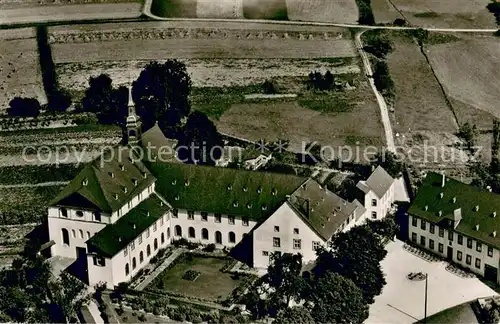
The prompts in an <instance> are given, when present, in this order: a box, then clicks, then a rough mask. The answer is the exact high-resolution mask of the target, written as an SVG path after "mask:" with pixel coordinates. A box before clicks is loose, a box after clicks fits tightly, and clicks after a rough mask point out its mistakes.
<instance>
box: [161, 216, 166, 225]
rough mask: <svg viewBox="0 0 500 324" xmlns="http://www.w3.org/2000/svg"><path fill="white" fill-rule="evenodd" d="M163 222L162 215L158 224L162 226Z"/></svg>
mask: <svg viewBox="0 0 500 324" xmlns="http://www.w3.org/2000/svg"><path fill="white" fill-rule="evenodd" d="M164 222H165V220H164V219H163V216H162V217H161V218H160V226H163V223H164Z"/></svg>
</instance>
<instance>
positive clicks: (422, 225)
mask: <svg viewBox="0 0 500 324" xmlns="http://www.w3.org/2000/svg"><path fill="white" fill-rule="evenodd" d="M426 224H427V223H426V222H425V221H424V220H423V219H422V220H421V221H420V228H421V229H423V230H424V231H425V225H426Z"/></svg>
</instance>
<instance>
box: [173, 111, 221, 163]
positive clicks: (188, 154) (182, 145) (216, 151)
mask: <svg viewBox="0 0 500 324" xmlns="http://www.w3.org/2000/svg"><path fill="white" fill-rule="evenodd" d="M223 147H224V142H223V141H222V138H221V136H220V135H219V133H218V132H217V129H216V127H215V125H214V123H213V122H212V121H211V120H210V119H208V117H207V115H205V114H204V113H202V112H199V111H195V112H193V113H192V114H191V115H189V117H188V119H187V122H186V125H185V126H184V131H183V132H182V134H180V136H179V142H178V144H177V147H176V149H177V154H178V157H179V159H180V160H181V161H184V162H186V163H196V164H207V165H215V162H216V161H217V160H218V159H219V158H220V157H221V155H222V150H223Z"/></svg>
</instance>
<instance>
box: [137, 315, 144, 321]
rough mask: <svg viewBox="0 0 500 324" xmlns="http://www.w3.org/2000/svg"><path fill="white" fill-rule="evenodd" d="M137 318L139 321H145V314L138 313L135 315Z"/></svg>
mask: <svg viewBox="0 0 500 324" xmlns="http://www.w3.org/2000/svg"><path fill="white" fill-rule="evenodd" d="M137 319H138V320H139V321H141V322H146V315H144V314H141V315H139V316H138V317H137Z"/></svg>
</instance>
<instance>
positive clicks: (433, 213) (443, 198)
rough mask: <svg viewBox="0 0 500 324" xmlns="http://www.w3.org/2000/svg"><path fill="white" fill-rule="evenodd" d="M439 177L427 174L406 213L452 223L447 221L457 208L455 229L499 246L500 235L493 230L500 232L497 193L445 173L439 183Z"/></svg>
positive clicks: (434, 220) (499, 199)
mask: <svg viewBox="0 0 500 324" xmlns="http://www.w3.org/2000/svg"><path fill="white" fill-rule="evenodd" d="M442 179H443V176H442V175H441V174H437V173H434V172H430V173H428V174H427V177H426V178H425V180H424V181H423V183H422V185H421V186H420V188H419V189H418V192H417V195H416V197H415V200H414V201H413V202H412V204H411V206H410V208H409V209H408V214H410V215H415V216H417V217H419V218H423V219H426V220H428V221H429V222H432V223H435V224H440V225H442V226H450V225H451V227H453V226H452V224H450V222H451V223H453V220H454V219H455V215H457V214H458V212H456V211H457V210H458V209H460V212H459V213H460V216H461V219H460V221H459V223H458V225H457V227H456V228H455V229H454V231H455V232H458V233H462V234H464V235H467V236H470V237H473V238H475V239H477V240H480V241H482V242H484V243H486V244H490V245H493V246H495V247H497V248H500V236H496V237H495V236H494V234H493V233H494V232H497V233H498V234H500V195H498V194H495V193H492V192H489V191H487V190H483V189H481V188H477V187H474V186H470V185H467V184H465V183H462V182H460V181H457V180H454V179H451V178H448V177H446V178H445V185H444V187H442ZM497 213H498V216H496V215H497ZM440 214H441V215H440ZM494 216H495V217H494ZM458 218H460V217H458ZM477 225H478V227H477Z"/></svg>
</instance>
